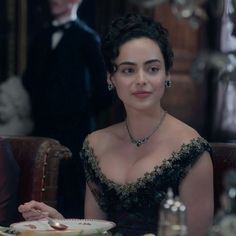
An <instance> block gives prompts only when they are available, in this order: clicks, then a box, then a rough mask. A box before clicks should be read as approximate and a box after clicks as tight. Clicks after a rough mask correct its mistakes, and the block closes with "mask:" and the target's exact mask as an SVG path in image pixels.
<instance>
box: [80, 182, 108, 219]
mask: <svg viewBox="0 0 236 236" xmlns="http://www.w3.org/2000/svg"><path fill="white" fill-rule="evenodd" d="M84 216H85V218H86V219H100V220H105V219H106V218H107V217H106V214H105V213H104V212H103V211H102V210H101V208H100V207H99V205H98V203H97V201H96V199H95V198H94V196H93V194H92V192H91V190H90V188H89V186H88V184H86V192H85V205H84Z"/></svg>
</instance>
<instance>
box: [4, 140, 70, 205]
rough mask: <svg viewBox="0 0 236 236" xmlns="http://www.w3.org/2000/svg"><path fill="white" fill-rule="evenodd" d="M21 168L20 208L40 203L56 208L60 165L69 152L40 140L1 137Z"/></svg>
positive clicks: (54, 142) (54, 144)
mask: <svg viewBox="0 0 236 236" xmlns="http://www.w3.org/2000/svg"><path fill="white" fill-rule="evenodd" d="M4 139H5V140H7V141H8V142H9V143H10V145H11V147H12V152H13V155H14V157H15V159H16V160H17V163H18V165H19V167H20V180H19V182H20V183H19V204H21V203H24V202H27V201H30V200H36V201H42V202H45V203H46V204H48V205H50V206H52V207H55V206H56V202H57V184H58V183H57V179H58V170H59V163H60V160H61V159H62V158H69V157H70V156H71V152H70V150H69V149H68V148H66V147H65V146H62V145H61V144H60V143H59V142H58V141H57V140H55V139H50V138H39V137H15V136H8V137H4Z"/></svg>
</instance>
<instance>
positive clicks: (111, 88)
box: [107, 83, 114, 91]
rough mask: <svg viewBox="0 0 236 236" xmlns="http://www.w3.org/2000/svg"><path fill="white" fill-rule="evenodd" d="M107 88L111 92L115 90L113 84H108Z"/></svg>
mask: <svg viewBox="0 0 236 236" xmlns="http://www.w3.org/2000/svg"><path fill="white" fill-rule="evenodd" d="M107 88H108V91H111V90H113V89H114V86H113V84H111V83H108V85H107Z"/></svg>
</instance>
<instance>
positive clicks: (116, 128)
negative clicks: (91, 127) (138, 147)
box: [87, 123, 123, 154]
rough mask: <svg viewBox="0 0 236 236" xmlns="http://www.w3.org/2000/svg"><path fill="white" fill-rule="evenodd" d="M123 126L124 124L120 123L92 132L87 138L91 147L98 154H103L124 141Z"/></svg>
mask: <svg viewBox="0 0 236 236" xmlns="http://www.w3.org/2000/svg"><path fill="white" fill-rule="evenodd" d="M121 126H122V123H118V124H115V125H111V126H108V127H106V128H104V129H100V130H97V131H94V132H92V133H91V134H89V135H88V137H87V140H88V142H89V145H90V146H91V147H92V148H93V150H94V151H95V152H96V153H97V154H100V153H103V152H104V151H106V150H108V149H109V148H111V147H112V146H113V145H115V144H116V143H117V142H119V141H120V140H122V138H123V137H122V135H123V134H122V132H121V130H122V129H121Z"/></svg>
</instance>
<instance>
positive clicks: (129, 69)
mask: <svg viewBox="0 0 236 236" xmlns="http://www.w3.org/2000/svg"><path fill="white" fill-rule="evenodd" d="M119 71H120V73H122V74H124V75H132V74H134V73H135V69H134V68H133V67H121V68H119Z"/></svg>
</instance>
